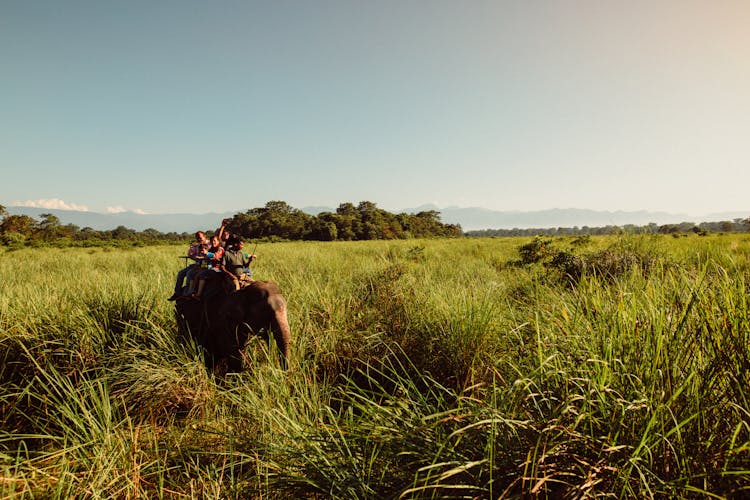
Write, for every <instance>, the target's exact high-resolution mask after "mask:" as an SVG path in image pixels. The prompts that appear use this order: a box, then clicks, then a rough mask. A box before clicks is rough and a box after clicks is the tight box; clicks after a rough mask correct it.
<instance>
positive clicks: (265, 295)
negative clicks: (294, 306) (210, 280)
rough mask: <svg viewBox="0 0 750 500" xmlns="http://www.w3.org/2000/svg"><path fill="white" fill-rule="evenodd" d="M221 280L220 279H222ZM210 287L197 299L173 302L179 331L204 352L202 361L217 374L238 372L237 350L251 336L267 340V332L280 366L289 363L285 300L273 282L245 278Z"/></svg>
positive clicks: (289, 334) (240, 358) (288, 333)
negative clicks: (278, 356) (209, 291)
mask: <svg viewBox="0 0 750 500" xmlns="http://www.w3.org/2000/svg"><path fill="white" fill-rule="evenodd" d="M222 281H224V280H222ZM223 285H224V286H218V287H212V292H211V293H207V294H205V296H204V298H203V299H202V300H200V301H196V300H182V301H178V302H177V303H176V304H175V313H176V317H177V323H178V327H179V331H180V333H181V334H182V335H185V336H189V337H191V338H193V339H195V341H196V342H197V343H198V344H199V345H200V346H202V347H203V348H204V349H205V351H206V364H207V366H208V367H209V368H210V369H213V370H214V371H216V372H218V373H222V372H226V371H240V370H241V369H242V356H241V351H242V349H243V347H244V346H245V344H246V343H247V340H248V338H249V337H250V336H251V335H258V336H260V337H261V338H263V339H265V340H269V338H270V335H269V333H270V334H272V335H273V338H274V340H275V342H276V347H277V349H278V351H279V354H280V357H281V363H282V365H283V366H284V367H286V366H287V364H288V362H289V344H290V340H291V333H290V330H289V322H288V320H287V314H286V301H285V300H284V297H283V296H282V295H281V291H280V290H279V287H278V285H277V284H276V283H273V282H271V281H252V280H251V281H249V282H244V283H241V285H242V286H241V287H239V289H234V285H229V286H227V284H223Z"/></svg>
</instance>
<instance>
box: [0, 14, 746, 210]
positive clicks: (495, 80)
mask: <svg viewBox="0 0 750 500" xmlns="http://www.w3.org/2000/svg"><path fill="white" fill-rule="evenodd" d="M0 62H1V66H0V73H1V75H0V110H1V111H0V178H1V180H0V204H2V205H6V206H10V205H15V204H19V203H20V204H27V203H29V204H37V205H44V204H47V206H48V207H50V208H52V207H54V206H57V207H58V208H64V207H65V206H67V207H70V208H79V209H87V210H91V211H97V212H106V211H116V210H123V209H128V210H142V211H145V212H148V213H157V214H158V213H176V212H194V213H205V212H213V211H234V210H237V211H240V210H245V209H248V208H252V207H256V206H262V205H263V204H265V202H267V201H268V200H284V201H286V202H287V203H289V204H291V205H292V206H295V207H298V208H302V207H306V206H330V207H336V206H338V204H339V203H342V202H347V201H351V202H354V203H357V202H359V201H361V200H368V201H373V202H375V203H377V204H378V206H380V207H381V208H385V209H387V210H400V209H402V208H408V207H415V206H418V205H421V204H424V203H435V204H437V205H438V206H441V207H447V206H463V207H469V206H481V207H486V208H490V209H494V210H536V209H546V208H571V207H575V208H591V209H600V210H640V209H645V210H666V211H671V212H679V213H686V214H703V213H711V212H718V211H730V210H746V209H750V197H748V188H749V187H750V1H747V0H716V1H708V0H703V1H693V0H656V1H653V0H648V1H642V0H635V1H633V0H630V1H627V2H615V1H602V0H585V1H583V0H568V1H562V0H560V1H557V0H556V1H552V0H546V1H545V0H540V1H526V0H518V1H501V0H489V1H482V0H469V1H466V0H455V1H443V0H409V1H404V0H378V1H373V2H359V1H351V0H340V1H338V0H337V1H333V0H319V1H315V0H309V1H307V0H294V1H288V0H273V1H257V2H255V1H249V0H247V1H245V0H243V1H240V0H237V1H205V0H201V1H193V0H179V1H177V0H174V1H159V0H148V1H144V0H128V1H102V0H88V1H83V0H66V1H58V0H54V1H42V0H35V1H29V0H3V1H2V2H0Z"/></svg>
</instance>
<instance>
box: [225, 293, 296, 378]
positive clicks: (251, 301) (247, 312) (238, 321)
mask: <svg viewBox="0 0 750 500" xmlns="http://www.w3.org/2000/svg"><path fill="white" fill-rule="evenodd" d="M219 317H220V318H221V319H222V321H224V324H225V328H226V330H227V331H228V332H229V334H230V335H235V336H236V337H235V338H237V339H238V343H239V344H244V341H245V340H246V339H247V335H248V334H255V335H263V334H264V333H266V332H269V331H270V332H272V333H273V337H274V340H275V341H276V346H277V347H278V349H279V352H280V353H281V355H282V356H283V361H284V363H287V362H288V361H289V344H290V341H291V332H290V330H289V322H288V320H287V316H286V301H285V300H284V297H282V295H281V291H280V290H279V287H278V285H276V283H272V282H268V281H254V282H252V283H251V284H250V285H248V286H246V287H245V288H242V289H241V290H238V291H236V292H234V293H231V294H229V295H228V296H227V297H226V298H225V299H224V300H223V302H222V304H221V307H220V309H219ZM240 347H241V345H240Z"/></svg>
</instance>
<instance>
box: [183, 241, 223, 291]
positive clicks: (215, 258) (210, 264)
mask: <svg viewBox="0 0 750 500" xmlns="http://www.w3.org/2000/svg"><path fill="white" fill-rule="evenodd" d="M222 257H224V248H223V247H222V246H221V240H220V239H219V236H218V235H215V236H212V237H211V247H210V248H209V249H208V252H206V255H205V256H204V257H203V259H202V262H201V268H202V270H201V271H200V272H199V273H198V275H197V276H196V277H195V278H193V282H192V283H191V285H190V289H191V290H195V289H196V287H195V285H196V283H197V285H198V287H197V291H196V292H195V293H192V294H191V297H194V298H196V299H200V298H201V296H202V295H203V290H204V289H205V287H206V281H207V280H214V279H216V278H219V277H221V275H222V272H223V271H222V267H221V259H222Z"/></svg>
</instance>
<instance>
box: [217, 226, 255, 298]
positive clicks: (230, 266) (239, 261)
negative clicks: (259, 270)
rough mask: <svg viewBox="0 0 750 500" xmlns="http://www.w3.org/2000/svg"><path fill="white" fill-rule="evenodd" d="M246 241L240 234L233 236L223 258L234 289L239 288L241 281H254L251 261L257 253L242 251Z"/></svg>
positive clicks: (222, 262)
mask: <svg viewBox="0 0 750 500" xmlns="http://www.w3.org/2000/svg"><path fill="white" fill-rule="evenodd" d="M244 245H245V242H244V241H243V240H242V238H241V237H239V236H234V235H233V236H231V237H229V239H228V240H227V248H226V251H225V252H224V257H223V258H222V260H221V266H222V267H223V268H224V272H225V273H226V274H228V275H229V276H230V277H231V279H232V281H233V282H234V289H235V290H239V289H240V284H241V283H243V282H244V283H247V282H249V281H252V277H253V272H252V271H251V270H250V263H251V262H252V261H254V260H255V259H256V255H255V254H247V253H245V252H243V251H242V247H243V246H244Z"/></svg>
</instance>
